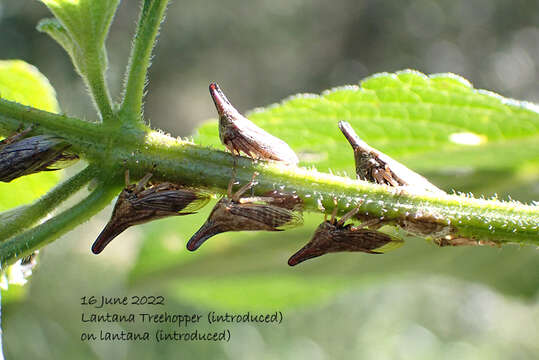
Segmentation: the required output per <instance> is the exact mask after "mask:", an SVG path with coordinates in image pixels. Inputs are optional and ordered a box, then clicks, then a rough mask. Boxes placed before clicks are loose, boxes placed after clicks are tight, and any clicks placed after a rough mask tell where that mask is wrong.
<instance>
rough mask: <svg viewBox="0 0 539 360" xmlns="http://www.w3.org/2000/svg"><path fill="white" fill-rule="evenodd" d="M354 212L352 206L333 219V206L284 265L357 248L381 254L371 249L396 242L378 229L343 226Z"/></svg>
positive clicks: (361, 250) (292, 264)
mask: <svg viewBox="0 0 539 360" xmlns="http://www.w3.org/2000/svg"><path fill="white" fill-rule="evenodd" d="M358 211H359V207H356V208H355V209H353V210H351V211H350V212H348V213H347V214H345V215H344V216H343V217H342V218H341V219H340V220H338V221H337V218H336V214H337V207H335V209H334V210H333V214H332V215H331V219H330V220H329V221H328V220H327V219H324V222H323V223H322V224H320V225H319V226H318V228H317V229H316V231H315V232H314V235H313V237H312V239H311V241H309V242H308V243H307V245H305V246H304V247H303V248H301V249H300V250H299V251H298V252H296V253H295V254H294V255H292V256H291V257H290V259H288V265H290V266H294V265H297V264H299V263H301V262H303V261H305V260H309V259H312V258H315V257H318V256H322V255H325V254H328V253H332V252H342V251H360V252H364V253H368V254H382V253H383V252H379V251H378V252H377V251H374V250H376V249H379V248H381V247H382V246H384V245H387V244H389V243H391V242H395V243H398V242H400V241H397V240H395V239H393V238H392V237H391V236H389V235H387V234H384V233H382V232H380V231H376V230H370V229H365V228H363V227H361V226H352V225H351V224H348V225H345V223H346V221H347V220H348V219H350V218H351V217H353V216H354V215H356V214H357V212H358Z"/></svg>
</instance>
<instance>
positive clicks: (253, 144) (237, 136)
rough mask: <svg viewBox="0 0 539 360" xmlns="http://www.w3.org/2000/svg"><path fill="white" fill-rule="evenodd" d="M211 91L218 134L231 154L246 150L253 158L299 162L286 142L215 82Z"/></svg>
mask: <svg viewBox="0 0 539 360" xmlns="http://www.w3.org/2000/svg"><path fill="white" fill-rule="evenodd" d="M210 95H211V97H212V99H213V102H214V104H215V107H216V108H217V112H218V113H219V137H220V138H221V142H222V143H223V144H224V145H225V147H226V148H227V149H228V150H229V151H230V152H232V154H235V155H236V154H237V155H239V154H240V152H243V153H245V154H246V155H247V156H249V157H251V158H254V159H264V160H275V161H282V162H285V163H287V164H292V165H296V164H297V163H298V162H299V160H298V157H297V155H296V153H294V151H293V150H292V149H291V148H290V146H288V144H287V143H285V142H284V141H283V140H281V139H279V138H277V137H275V136H273V135H271V134H270V133H268V132H266V131H265V130H263V129H261V128H259V127H258V126H256V125H255V124H253V122H251V121H250V120H249V119H247V118H246V117H245V116H243V115H242V114H240V113H239V112H238V110H236V109H235V108H234V106H232V104H231V103H230V102H229V101H228V99H227V98H226V96H225V94H223V92H222V91H221V89H220V88H219V85H217V84H216V83H211V84H210Z"/></svg>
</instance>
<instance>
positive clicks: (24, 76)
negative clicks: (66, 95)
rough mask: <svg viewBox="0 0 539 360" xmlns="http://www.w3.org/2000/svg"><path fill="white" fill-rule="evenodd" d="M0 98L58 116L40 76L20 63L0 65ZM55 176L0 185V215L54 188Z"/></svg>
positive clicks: (49, 90) (31, 177) (52, 94)
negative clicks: (1, 212) (0, 212)
mask: <svg viewBox="0 0 539 360" xmlns="http://www.w3.org/2000/svg"><path fill="white" fill-rule="evenodd" d="M0 95H1V96H2V98H5V99H8V100H12V101H16V102H18V103H21V104H24V105H29V106H33V107H36V108H38V109H41V110H46V111H50V112H54V113H58V111H59V106H58V102H57V101H56V93H55V91H54V89H53V87H52V86H51V84H50V83H49V81H48V80H47V78H46V77H45V76H43V74H41V73H40V72H39V71H38V70H37V69H36V68H35V67H34V66H32V65H29V64H27V63H25V62H24V61H21V60H5V61H0ZM59 179H60V175H59V173H58V172H42V173H39V174H33V175H29V176H24V177H21V178H18V179H16V180H14V181H12V182H10V183H9V184H7V183H1V182H0V194H1V195H0V211H3V210H6V209H9V208H12V207H15V206H17V205H21V204H27V203H29V202H31V201H32V200H34V199H36V198H38V197H39V196H41V195H43V194H44V193H45V192H46V191H47V190H48V189H50V188H51V187H52V186H54V185H55V184H56V183H57V182H58V180H59Z"/></svg>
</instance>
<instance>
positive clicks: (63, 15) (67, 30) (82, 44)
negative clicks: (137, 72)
mask: <svg viewBox="0 0 539 360" xmlns="http://www.w3.org/2000/svg"><path fill="white" fill-rule="evenodd" d="M42 2H43V3H44V4H45V5H47V7H48V8H49V9H50V10H51V11H52V13H53V14H54V16H55V17H56V19H44V20H42V21H41V22H40V23H39V24H38V26H37V29H38V30H39V31H42V32H45V33H47V34H49V35H50V36H51V37H52V38H53V39H54V40H56V41H57V42H58V43H59V44H60V45H61V46H62V47H63V48H64V49H65V50H66V51H67V52H68V54H69V55H70V56H71V58H72V60H73V63H74V64H75V67H76V68H77V70H78V71H79V73H80V74H81V75H83V76H88V66H89V65H90V64H92V62H95V61H97V62H98V63H99V64H100V65H101V69H102V70H103V71H104V70H105V69H106V66H107V56H106V50H105V39H106V37H107V34H108V31H109V27H110V23H111V21H112V17H113V16H114V12H115V11H116V8H117V6H118V3H119V0H97V1H96V0H81V1H70V0H42ZM96 55H97V57H96Z"/></svg>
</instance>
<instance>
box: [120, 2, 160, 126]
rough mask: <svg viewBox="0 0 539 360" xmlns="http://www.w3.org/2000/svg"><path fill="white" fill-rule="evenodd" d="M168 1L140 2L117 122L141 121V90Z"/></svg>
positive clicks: (142, 93) (142, 94)
mask: <svg viewBox="0 0 539 360" xmlns="http://www.w3.org/2000/svg"><path fill="white" fill-rule="evenodd" d="M167 4H168V0H154V1H149V0H145V1H143V5H142V11H141V12H140V18H139V22H138V26H137V32H136V34H135V39H134V41H133V47H132V49H131V56H130V57H129V64H128V66H127V73H126V83H125V89H124V97H123V102H122V106H121V110H120V113H121V119H122V120H123V121H129V122H136V121H140V120H141V116H142V100H143V98H144V87H145V86H146V77H147V72H148V68H149V66H150V60H151V55H152V49H153V47H154V44H155V39H156V37H157V34H158V33H159V27H160V25H161V22H162V21H163V19H164V16H165V10H166V7H167Z"/></svg>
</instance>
